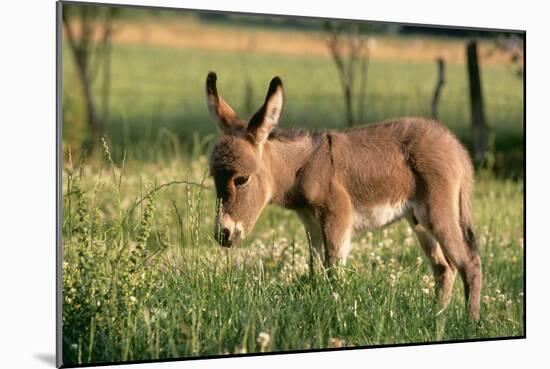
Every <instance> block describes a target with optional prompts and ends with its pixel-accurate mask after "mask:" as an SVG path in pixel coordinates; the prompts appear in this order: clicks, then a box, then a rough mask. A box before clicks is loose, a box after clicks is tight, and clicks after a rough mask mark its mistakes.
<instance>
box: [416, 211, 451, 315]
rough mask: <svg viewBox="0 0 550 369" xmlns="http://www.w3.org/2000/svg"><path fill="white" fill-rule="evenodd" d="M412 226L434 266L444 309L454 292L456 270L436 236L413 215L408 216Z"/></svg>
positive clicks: (440, 300)
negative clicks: (444, 253)
mask: <svg viewBox="0 0 550 369" xmlns="http://www.w3.org/2000/svg"><path fill="white" fill-rule="evenodd" d="M407 221H408V222H409V224H410V226H411V228H412V229H413V230H414V233H415V234H416V237H417V238H418V242H419V243H420V246H422V250H424V253H425V254H426V256H427V257H428V259H429V261H430V264H431V266H432V271H433V275H434V279H435V289H436V295H437V299H438V301H439V305H440V306H441V308H442V309H444V308H445V307H447V305H448V304H449V301H450V300H451V295H452V293H453V285H454V281H455V276H456V270H455V269H454V268H453V266H452V265H451V264H449V262H448V261H447V259H446V258H445V255H443V251H442V250H441V247H440V246H439V243H438V242H437V241H436V240H435V238H434V237H433V236H432V235H431V234H430V232H428V231H427V230H426V228H424V226H422V225H421V224H420V223H418V221H417V220H416V219H415V218H414V217H413V216H412V215H410V216H408V217H407Z"/></svg>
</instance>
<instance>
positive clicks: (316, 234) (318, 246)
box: [298, 211, 325, 272]
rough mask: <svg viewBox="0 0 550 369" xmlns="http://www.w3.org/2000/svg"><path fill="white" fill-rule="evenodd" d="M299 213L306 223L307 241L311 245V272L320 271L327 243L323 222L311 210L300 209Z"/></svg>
mask: <svg viewBox="0 0 550 369" xmlns="http://www.w3.org/2000/svg"><path fill="white" fill-rule="evenodd" d="M298 215H299V217H300V219H301V220H302V223H303V224H304V228H305V231H306V237H307V242H308V244H309V247H310V250H309V252H310V255H309V256H310V258H311V263H310V268H312V270H311V272H313V271H320V270H322V266H323V265H324V260H325V245H324V239H323V233H322V230H321V224H320V222H319V219H317V218H316V217H315V216H314V214H313V213H312V212H311V211H299V212H298Z"/></svg>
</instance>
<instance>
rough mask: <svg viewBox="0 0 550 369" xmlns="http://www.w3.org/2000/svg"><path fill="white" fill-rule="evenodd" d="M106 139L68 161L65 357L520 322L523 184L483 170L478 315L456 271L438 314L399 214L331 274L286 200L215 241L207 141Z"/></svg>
mask: <svg viewBox="0 0 550 369" xmlns="http://www.w3.org/2000/svg"><path fill="white" fill-rule="evenodd" d="M198 144H201V143H198ZM203 144H204V143H203ZM102 149H103V155H102V156H101V160H98V161H76V160H73V159H72V158H69V160H67V161H66V162H65V165H64V168H63V181H64V182H63V228H62V231H63V266H62V268H63V340H64V341H63V358H64V363H65V364H76V363H99V362H111V361H120V360H147V359H162V358H176V357H191V356H207V355H223V354H234V353H251V352H262V351H285V350H297V349H310V348H326V347H342V346H356V345H361V346H363V345H377V344H391V343H411V342H428V341H438V340H454V339H475V338H489V337H502V336H518V335H522V334H523V332H524V327H523V314H524V311H523V288H524V287H523V208H522V204H523V202H522V198H523V190H524V189H523V185H522V183H520V182H514V181H503V180H495V179H491V178H483V179H480V180H478V185H477V188H476V191H475V196H474V200H473V206H474V213H475V218H476V221H477V231H478V238H479V244H480V246H479V247H480V251H481V257H482V262H483V267H484V286H483V290H482V296H483V298H482V311H481V321H480V322H479V323H477V324H475V323H471V322H470V321H469V320H468V318H467V311H466V310H465V308H464V305H465V303H464V298H463V292H462V286H461V283H460V282H459V281H457V283H456V285H455V292H454V295H453V300H452V302H451V304H450V306H449V307H448V308H447V309H446V310H445V311H443V312H442V313H440V314H438V311H437V306H436V305H435V303H434V281H433V278H432V276H431V271H430V268H429V265H428V263H427V261H426V260H425V259H424V256H423V255H422V253H421V249H420V247H419V246H418V245H417V242H416V240H415V239H414V236H413V234H412V233H411V231H410V229H409V228H408V227H407V225H406V224H405V223H398V224H396V225H394V226H392V227H389V228H386V229H384V230H380V231H375V232H367V233H364V234H361V235H359V236H358V237H356V238H355V239H354V240H353V251H352V254H351V257H350V260H349V265H348V267H347V268H346V269H344V270H343V272H342V273H341V274H339V275H337V276H335V277H334V278H332V279H329V278H327V276H326V275H325V274H323V273H313V274H310V273H309V271H308V253H307V249H308V247H307V242H306V238H305V232H304V231H303V229H302V226H301V224H300V223H299V222H298V220H297V218H296V217H295V216H293V215H292V214H291V213H290V212H288V211H285V210H282V209H276V208H268V209H267V210H266V211H265V212H264V214H263V215H262V217H261V218H260V220H259V222H258V224H257V225H256V227H255V230H254V232H253V233H252V234H251V235H250V237H249V238H248V240H247V241H246V242H245V243H244V244H243V245H241V246H240V247H238V248H233V249H224V248H221V247H219V246H218V245H217V244H216V242H215V241H214V240H213V237H212V234H213V230H214V224H213V221H214V216H213V215H214V209H215V201H214V197H215V196H214V191H213V184H212V180H211V178H209V177H207V176H206V172H205V169H206V168H207V165H206V164H207V161H206V158H205V157H204V156H203V155H202V154H201V151H202V150H199V149H197V150H195V154H194V156H186V155H182V154H177V155H176V154H174V153H170V152H168V153H165V154H164V155H161V156H158V157H157V158H156V159H151V160H150V161H149V162H141V161H137V160H136V159H135V158H133V157H132V156H128V157H126V158H125V159H124V160H121V161H120V162H119V164H117V163H115V162H113V160H112V157H111V152H110V148H109V146H108V145H107V144H106V143H105V142H104V145H103V148H102Z"/></svg>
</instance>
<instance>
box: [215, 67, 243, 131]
mask: <svg viewBox="0 0 550 369" xmlns="http://www.w3.org/2000/svg"><path fill="white" fill-rule="evenodd" d="M216 80H217V76H216V73H214V72H209V73H208V76H207V77H206V104H207V105H208V110H209V111H210V114H212V116H213V117H214V119H216V121H217V122H218V126H219V127H220V128H221V129H222V131H224V132H225V133H228V134H230V133H233V132H235V131H238V130H243V129H244V128H245V127H246V123H244V122H243V121H241V120H240V119H239V116H238V115H237V113H235V111H234V110H233V109H232V108H231V107H230V106H229V104H227V103H226V102H225V100H224V99H222V98H221V96H219V95H218V88H217V87H216Z"/></svg>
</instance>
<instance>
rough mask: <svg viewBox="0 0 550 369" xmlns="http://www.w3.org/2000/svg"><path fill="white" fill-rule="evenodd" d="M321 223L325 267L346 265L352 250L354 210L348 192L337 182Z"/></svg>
mask: <svg viewBox="0 0 550 369" xmlns="http://www.w3.org/2000/svg"><path fill="white" fill-rule="evenodd" d="M320 221H321V228H322V232H323V239H324V241H325V267H326V268H327V269H328V268H330V267H332V266H334V265H335V264H336V263H337V262H339V263H340V264H342V265H345V264H346V260H347V257H348V254H349V252H350V250H351V235H352V230H353V208H352V204H351V199H350V197H349V195H348V193H347V191H346V190H345V188H344V187H343V186H342V185H340V184H339V183H338V182H336V181H333V182H332V183H331V186H330V192H329V196H328V200H327V203H326V205H325V207H324V209H323V210H322V212H321V219H320Z"/></svg>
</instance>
